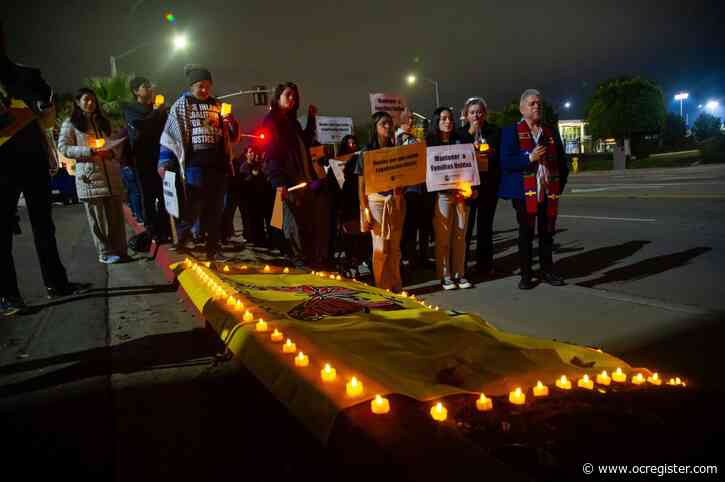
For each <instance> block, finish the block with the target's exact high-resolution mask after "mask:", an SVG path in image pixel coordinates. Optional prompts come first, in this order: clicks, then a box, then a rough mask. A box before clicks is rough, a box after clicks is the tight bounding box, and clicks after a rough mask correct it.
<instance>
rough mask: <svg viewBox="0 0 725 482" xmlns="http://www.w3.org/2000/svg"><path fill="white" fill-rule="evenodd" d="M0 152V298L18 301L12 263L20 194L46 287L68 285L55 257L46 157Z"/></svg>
mask: <svg viewBox="0 0 725 482" xmlns="http://www.w3.org/2000/svg"><path fill="white" fill-rule="evenodd" d="M10 151H11V150H10V149H9V148H8V149H6V150H3V151H1V152H2V158H3V159H2V165H3V166H2V169H1V170H0V297H8V298H20V290H19V289H18V279H17V274H16V272H15V262H14V261H13V227H14V226H15V213H16V208H17V205H18V198H19V197H20V193H21V192H22V193H23V194H24V195H25V202H26V205H27V208H28V216H29V217H30V224H31V226H32V229H33V240H34V241H35V251H36V253H37V254H38V261H39V262H40V270H41V273H42V275H43V281H44V282H45V286H47V287H50V288H56V289H59V288H63V287H65V285H66V284H68V277H67V275H66V271H65V268H64V267H63V263H61V261H60V256H59V255H58V246H57V244H56V240H55V224H53V217H52V213H51V200H50V174H49V172H48V158H47V156H46V155H45V154H40V153H36V154H28V153H22V152H19V153H16V152H10Z"/></svg>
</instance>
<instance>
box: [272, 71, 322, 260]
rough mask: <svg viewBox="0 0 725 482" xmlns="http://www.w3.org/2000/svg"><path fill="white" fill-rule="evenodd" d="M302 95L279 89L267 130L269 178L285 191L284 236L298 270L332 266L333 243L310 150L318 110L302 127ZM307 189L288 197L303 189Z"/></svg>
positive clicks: (288, 88)
mask: <svg viewBox="0 0 725 482" xmlns="http://www.w3.org/2000/svg"><path fill="white" fill-rule="evenodd" d="M299 105H300V96H299V90H298V88H297V86H296V85H295V84H293V83H292V82H287V83H285V84H280V85H278V86H277V88H276V89H275V92H274V96H273V98H272V101H271V111H270V113H269V114H267V116H266V117H265V118H264V121H263V122H262V128H263V129H264V130H265V131H266V132H268V133H269V137H270V139H269V142H268V143H267V144H266V146H265V147H266V157H267V165H266V168H267V172H266V174H267V176H268V177H269V180H270V182H271V183H272V187H274V188H275V189H278V188H279V189H281V194H282V199H283V209H284V217H283V219H284V221H283V223H284V226H283V231H284V235H285V238H287V240H288V242H289V247H290V250H291V252H292V257H293V261H294V262H295V264H297V265H301V264H307V265H309V266H320V267H324V266H326V265H327V261H328V260H327V257H328V254H329V251H328V243H329V238H330V223H329V216H327V215H324V214H323V213H327V212H329V209H330V206H329V197H328V195H327V192H326V191H325V189H323V183H324V179H325V173H324V170H322V168H321V167H320V166H319V165H317V164H316V163H313V162H312V160H311V158H310V154H309V148H310V147H311V146H312V143H313V141H314V134H315V116H316V114H317V108H316V107H315V106H313V105H310V107H309V110H308V117H307V127H306V129H305V130H304V131H303V130H302V127H301V126H300V123H299V122H298V121H297V110H298V108H299ZM303 182H305V183H307V184H306V187H304V188H302V189H298V190H296V191H293V192H289V191H288V189H289V188H290V187H293V186H296V185H298V184H300V183H303Z"/></svg>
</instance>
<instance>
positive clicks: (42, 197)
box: [0, 24, 87, 316]
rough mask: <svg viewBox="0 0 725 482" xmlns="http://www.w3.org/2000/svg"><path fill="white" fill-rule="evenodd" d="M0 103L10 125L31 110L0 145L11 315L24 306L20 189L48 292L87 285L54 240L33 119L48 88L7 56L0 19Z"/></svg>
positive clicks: (0, 220)
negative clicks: (18, 255)
mask: <svg viewBox="0 0 725 482" xmlns="http://www.w3.org/2000/svg"><path fill="white" fill-rule="evenodd" d="M21 102H22V103H23V104H21ZM0 104H2V107H0V126H4V127H9V126H11V125H13V124H14V122H20V119H21V118H22V117H23V114H24V113H27V114H31V112H30V111H32V115H33V119H32V120H31V121H30V122H28V123H27V124H25V125H24V126H23V127H22V128H21V129H20V130H18V131H16V132H14V133H12V135H10V136H5V137H9V139H6V140H5V142H3V143H2V145H0V159H2V164H1V165H0V316H11V315H14V314H16V313H18V312H20V311H21V310H22V309H23V308H24V306H25V305H24V303H23V299H22V297H21V296H20V290H19V289H18V280H17V275H16V272H15V263H14V261H13V255H12V249H13V227H14V225H15V212H16V209H17V204H18V199H19V197H20V193H21V192H22V193H23V194H24V195H25V202H26V203H27V208H28V216H29V217H30V223H31V225H32V227H33V238H34V240H35V249H36V251H37V253H38V260H39V261H40V268H41V271H42V274H43V281H44V282H45V286H46V288H47V291H48V297H49V298H54V297H56V296H65V295H70V294H75V293H79V292H81V291H83V290H86V289H87V286H84V285H80V284H77V283H70V282H69V281H68V277H67V275H66V271H65V268H64V267H63V263H61V261H60V257H59V255H58V247H57V245H56V241H55V225H54V224H53V218H52V216H51V199H50V188H49V186H50V172H49V167H51V166H50V159H49V150H48V149H49V147H48V141H47V138H46V137H45V133H44V132H43V131H42V129H41V126H40V124H39V123H38V119H37V117H38V116H43V115H44V113H46V112H48V111H52V109H53V91H52V90H51V88H50V86H48V84H46V83H45V81H44V80H43V77H42V76H41V74H40V71H39V70H37V69H33V68H30V67H25V66H22V65H18V64H15V63H13V62H12V61H11V60H10V59H9V58H8V57H7V54H6V51H5V39H4V35H3V30H2V25H1V24H0ZM19 105H24V106H25V108H22V109H21V110H19V111H16V112H17V113H18V114H19V115H13V113H12V112H11V111H10V108H11V106H14V107H18V106H19ZM26 109H30V111H27V110H26ZM4 132H5V133H10V131H4Z"/></svg>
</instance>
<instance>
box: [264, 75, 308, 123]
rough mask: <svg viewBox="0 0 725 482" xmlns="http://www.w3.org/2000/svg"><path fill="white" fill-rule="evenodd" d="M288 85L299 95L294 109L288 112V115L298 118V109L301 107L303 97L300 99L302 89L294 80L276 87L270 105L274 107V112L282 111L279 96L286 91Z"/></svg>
mask: <svg viewBox="0 0 725 482" xmlns="http://www.w3.org/2000/svg"><path fill="white" fill-rule="evenodd" d="M288 87H289V88H290V89H292V90H294V91H295V94H296V96H297V105H295V108H294V109H292V110H291V111H289V112H287V116H288V117H290V118H291V119H297V111H298V110H299V108H300V102H301V99H300V89H299V87H297V84H295V83H294V82H285V83H283V84H279V85H277V87H275V89H274V95H273V96H272V100H271V101H270V103H269V105H270V107H272V112H274V113H275V114H277V113H281V112H282V109H281V108H280V106H279V98H280V97H282V92H284V90H285V89H286V88H288Z"/></svg>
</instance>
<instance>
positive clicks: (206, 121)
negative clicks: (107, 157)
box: [159, 64, 240, 262]
mask: <svg viewBox="0 0 725 482" xmlns="http://www.w3.org/2000/svg"><path fill="white" fill-rule="evenodd" d="M184 74H185V75H186V79H187V81H188V83H189V91H188V92H185V93H184V94H183V95H182V96H181V97H180V98H179V99H178V100H177V101H176V102H174V105H173V106H171V110H170V112H169V117H168V119H167V121H166V126H165V127H164V132H163V134H162V135H161V152H160V153H159V175H160V176H161V177H162V178H163V177H164V174H165V170H166V169H173V170H176V171H177V172H178V173H179V175H180V177H181V179H182V181H183V187H184V192H185V197H184V199H183V201H184V202H183V203H182V212H181V219H180V222H179V225H178V229H177V232H178V237H179V244H178V245H177V249H179V250H184V249H187V248H188V243H189V241H190V240H191V228H192V226H193V225H194V223H195V222H196V221H197V220H198V221H199V227H200V229H201V231H202V232H206V234H207V241H206V254H207V259H208V260H210V261H217V262H223V261H227V260H228V259H227V258H226V257H225V256H224V255H223V254H222V253H221V251H220V239H221V227H222V226H221V225H222V219H221V215H222V212H223V211H224V196H225V194H226V191H227V183H228V175H229V173H230V166H231V158H230V153H231V152H230V144H232V143H238V142H239V138H240V135H239V134H240V131H239V124H238V123H237V121H236V120H235V119H234V117H232V116H231V113H229V114H228V115H225V116H222V109H221V107H222V104H221V102H219V101H218V100H216V99H215V98H214V97H212V95H211V94H212V87H213V83H212V78H211V72H209V69H207V68H205V67H203V66H201V65H195V64H192V65H187V66H186V67H184Z"/></svg>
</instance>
